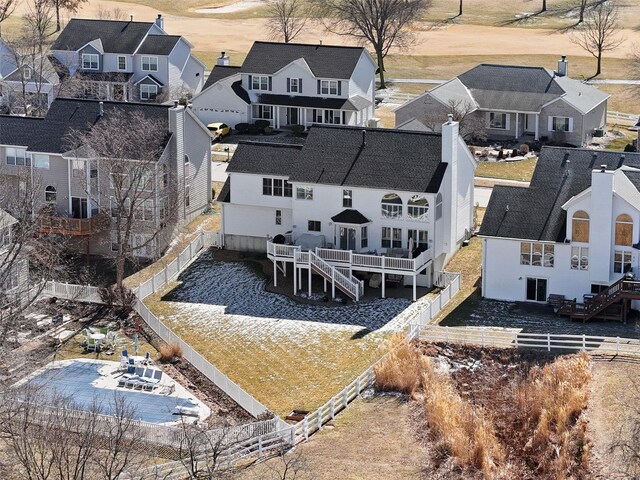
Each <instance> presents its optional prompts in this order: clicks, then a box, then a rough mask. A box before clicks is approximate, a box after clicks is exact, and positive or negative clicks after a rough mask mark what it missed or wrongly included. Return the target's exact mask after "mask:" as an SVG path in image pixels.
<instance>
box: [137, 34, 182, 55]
mask: <svg viewBox="0 0 640 480" xmlns="http://www.w3.org/2000/svg"><path fill="white" fill-rule="evenodd" d="M181 38H182V37H181V36H180V35H149V36H148V37H147V38H145V39H144V42H142V45H140V48H139V49H138V51H137V52H136V53H138V54H140V55H169V54H170V53H171V51H172V50H173V48H174V47H175V46H176V43H178V41H180V39H181Z"/></svg>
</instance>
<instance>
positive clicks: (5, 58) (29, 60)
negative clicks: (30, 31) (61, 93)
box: [0, 38, 60, 113]
mask: <svg viewBox="0 0 640 480" xmlns="http://www.w3.org/2000/svg"><path fill="white" fill-rule="evenodd" d="M59 85H60V78H59V76H58V73H57V71H56V69H55V67H54V65H53V64H52V63H51V61H50V60H49V58H47V57H46V56H38V55H34V54H33V52H16V50H14V49H13V48H11V47H10V46H9V45H7V43H6V42H5V41H4V40H2V39H1V38H0V104H1V105H4V106H6V107H8V108H9V109H10V110H12V111H15V112H16V113H24V108H25V107H27V109H28V110H29V109H30V108H31V109H32V108H34V107H35V108H37V107H43V108H44V110H46V108H48V107H49V105H51V102H53V100H54V99H55V97H56V94H57V91H58V87H59Z"/></svg>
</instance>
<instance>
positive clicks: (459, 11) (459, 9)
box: [458, 0, 462, 17]
mask: <svg viewBox="0 0 640 480" xmlns="http://www.w3.org/2000/svg"><path fill="white" fill-rule="evenodd" d="M458 16H459V17H461V16H462V0H460V4H459V5H458Z"/></svg>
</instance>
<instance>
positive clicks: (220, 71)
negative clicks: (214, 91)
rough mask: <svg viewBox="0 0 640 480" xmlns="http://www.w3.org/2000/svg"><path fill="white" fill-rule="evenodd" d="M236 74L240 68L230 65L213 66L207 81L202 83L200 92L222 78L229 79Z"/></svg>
mask: <svg viewBox="0 0 640 480" xmlns="http://www.w3.org/2000/svg"><path fill="white" fill-rule="evenodd" d="M237 73H240V67H232V66H230V65H214V66H213V68H212V69H211V72H210V73H209V76H208V77H207V81H206V82H204V87H202V90H205V89H207V88H209V87H210V86H211V85H213V84H214V83H216V82H219V81H220V80H222V79H224V78H228V77H231V76H233V75H235V74H237Z"/></svg>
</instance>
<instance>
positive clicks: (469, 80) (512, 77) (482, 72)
mask: <svg viewBox="0 0 640 480" xmlns="http://www.w3.org/2000/svg"><path fill="white" fill-rule="evenodd" d="M553 77H554V75H553V72H552V71H551V70H548V69H546V68H543V67H523V66H517V65H492V64H486V63H483V64H480V65H478V66H477V67H474V68H472V69H471V70H469V71H466V72H464V73H463V74H462V75H459V76H458V78H459V79H460V81H461V82H462V83H464V84H465V86H466V87H467V88H469V89H478V90H501V91H505V92H522V93H525V92H526V93H538V94H551V95H562V94H563V93H564V90H563V89H562V88H560V86H559V85H558V84H557V83H556V82H555V81H554V80H553Z"/></svg>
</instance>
